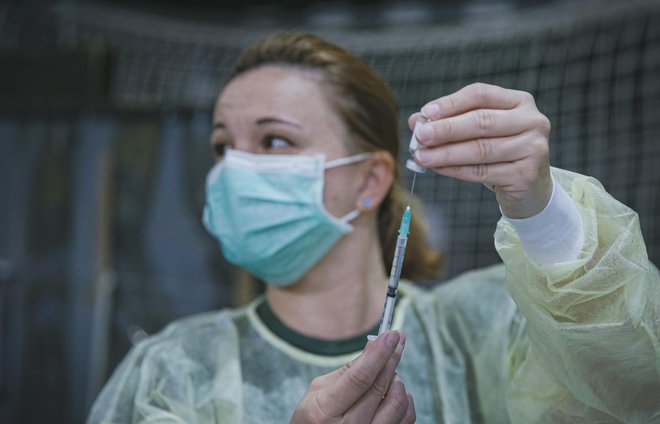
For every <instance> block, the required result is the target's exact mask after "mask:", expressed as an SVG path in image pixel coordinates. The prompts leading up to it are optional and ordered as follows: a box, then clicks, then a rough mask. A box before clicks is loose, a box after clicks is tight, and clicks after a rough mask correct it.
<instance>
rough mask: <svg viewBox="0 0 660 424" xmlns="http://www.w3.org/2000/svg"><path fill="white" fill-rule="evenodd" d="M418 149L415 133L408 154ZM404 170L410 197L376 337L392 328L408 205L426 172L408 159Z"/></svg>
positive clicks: (407, 224) (401, 267)
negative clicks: (409, 173) (409, 178)
mask: <svg viewBox="0 0 660 424" xmlns="http://www.w3.org/2000/svg"><path fill="white" fill-rule="evenodd" d="M424 122H425V121H424V119H423V118H421V119H418V120H417V123H416V124H415V130H417V128H418V127H419V126H420V125H422V124H423V123H424ZM419 148H420V146H419V143H417V139H416V138H415V133H414V132H413V135H412V137H411V139H410V147H409V149H410V154H411V155H414V154H415V152H416V151H417V150H418V149H419ZM406 168H408V169H410V170H411V171H413V172H414V174H413V180H412V184H411V187H410V197H409V198H408V206H406V209H405V211H404V212H403V217H401V225H399V235H398V236H397V239H396V247H395V249H394V257H393V258H392V269H391V270H390V280H389V283H388V284H387V295H386V296H385V306H384V308H383V316H382V317H381V320H380V327H378V336H380V335H381V334H383V333H384V332H386V331H388V330H389V329H390V328H391V327H392V318H393V317H394V305H395V304H396V291H397V288H398V287H399V279H400V278H401V270H402V269H403V258H404V256H405V255H406V245H407V244H408V234H409V233H410V204H411V202H412V195H413V190H414V189H415V179H416V178H417V174H421V173H423V172H424V171H426V168H424V167H422V166H419V165H418V164H417V162H415V161H414V160H412V159H408V161H407V162H406ZM376 337H377V336H367V338H368V339H369V340H375V339H376Z"/></svg>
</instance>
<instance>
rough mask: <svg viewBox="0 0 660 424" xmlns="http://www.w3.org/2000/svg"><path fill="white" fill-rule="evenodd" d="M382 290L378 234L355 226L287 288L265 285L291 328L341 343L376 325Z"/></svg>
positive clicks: (275, 309) (383, 276)
mask: <svg viewBox="0 0 660 424" xmlns="http://www.w3.org/2000/svg"><path fill="white" fill-rule="evenodd" d="M386 287H387V276H386V274H385V269H384V266H383V260H382V254H381V249H380V243H379V241H378V236H377V232H376V231H373V230H372V231H368V230H367V229H366V228H362V229H360V228H358V226H356V227H355V230H354V231H353V232H351V233H349V234H348V235H346V236H344V237H342V238H341V239H340V240H339V241H338V242H337V244H336V245H335V246H334V247H333V248H332V249H331V250H330V252H328V254H327V255H326V256H324V257H323V258H322V259H321V261H319V263H317V264H316V265H315V266H314V267H313V268H312V269H311V270H310V271H309V272H308V273H307V274H306V275H305V276H304V277H303V278H302V279H301V280H300V281H298V282H297V283H295V284H293V285H292V286H288V287H276V286H268V287H267V290H266V298H267V300H268V303H269V305H270V307H271V309H272V310H273V312H274V313H275V314H276V315H277V316H278V317H279V319H280V320H282V322H283V323H284V324H286V325H287V326H289V327H290V328H291V329H293V330H295V331H297V332H299V333H301V334H304V335H307V336H311V337H316V338H321V339H341V338H347V337H351V336H354V335H356V334H360V333H362V332H365V331H367V330H368V329H370V328H372V327H373V326H374V325H375V324H377V323H378V320H379V319H380V317H381V314H382V307H383V300H384V296H385V290H386Z"/></svg>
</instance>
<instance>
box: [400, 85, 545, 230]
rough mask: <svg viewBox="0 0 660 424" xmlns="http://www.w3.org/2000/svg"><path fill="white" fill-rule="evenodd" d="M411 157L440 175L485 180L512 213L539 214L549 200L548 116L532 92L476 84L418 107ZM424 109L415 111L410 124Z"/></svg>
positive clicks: (516, 215)
mask: <svg viewBox="0 0 660 424" xmlns="http://www.w3.org/2000/svg"><path fill="white" fill-rule="evenodd" d="M422 113H423V115H424V117H425V118H426V119H427V122H426V123H425V124H424V125H423V126H422V127H421V130H420V129H419V128H418V130H417V131H416V132H415V136H416V137H417V140H418V141H419V143H420V144H421V145H422V146H424V148H422V149H420V150H418V152H417V154H416V155H415V160H416V161H417V163H419V164H420V165H422V166H424V167H426V168H430V169H433V170H434V171H435V172H437V173H438V174H441V175H446V176H449V177H454V178H458V179H460V180H464V181H473V182H479V183H482V184H484V185H485V186H486V187H487V188H489V189H490V190H492V191H494V192H495V194H496V196H497V201H498V203H499V204H500V207H501V208H502V212H503V213H504V214H505V215H506V216H508V217H510V218H527V217H530V216H533V215H535V214H537V213H539V212H540V211H541V210H543V208H545V206H546V205H547V204H548V201H549V200H550V195H551V194H552V179H551V177H550V165H549V159H548V138H549V135H550V121H549V120H548V118H546V117H545V115H543V114H542V113H541V112H539V110H538V109H537V108H536V104H535V102H534V98H533V97H532V95H531V94H529V93H526V92H523V91H516V90H508V89H504V88H501V87H497V86H494V85H488V84H482V83H476V84H471V85H468V86H467V87H464V88H462V89H461V90H459V91H457V92H455V93H453V94H450V95H448V96H444V97H440V98H439V99H437V100H433V101H431V102H429V103H427V104H426V105H425V106H424V107H423V108H422ZM421 116H422V114H420V113H416V114H413V115H412V116H411V117H410V118H409V120H408V124H409V126H410V128H411V129H413V128H414V126H415V122H416V121H417V119H418V118H419V117H421Z"/></svg>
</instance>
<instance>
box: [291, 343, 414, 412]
mask: <svg viewBox="0 0 660 424" xmlns="http://www.w3.org/2000/svg"><path fill="white" fill-rule="evenodd" d="M404 343H405V336H403V335H402V334H399V333H398V332H397V331H388V332H387V333H384V334H382V335H381V336H379V337H378V339H376V341H374V342H369V343H368V344H367V347H366V348H365V350H364V352H363V353H362V354H361V355H360V356H359V357H358V358H356V359H355V360H354V361H352V362H351V363H349V364H347V365H346V366H344V367H343V368H340V369H338V370H335V371H333V372H331V373H329V374H325V375H322V376H320V377H317V378H315V379H314V380H313V381H312V383H311V384H310V386H309V388H308V389H307V392H306V393H305V395H304V396H303V398H302V400H301V401H300V403H299V404H298V406H297V407H296V410H295V411H294V413H293V416H292V417H291V420H290V424H302V423H305V424H322V423H356V424H357V423H383V424H386V423H412V422H414V421H415V406H414V405H413V400H412V397H411V396H410V394H409V393H406V389H405V387H404V385H403V381H402V380H401V378H400V377H399V376H398V375H396V373H395V369H396V366H397V364H398V363H399V360H400V359H401V353H402V352H403V345H404Z"/></svg>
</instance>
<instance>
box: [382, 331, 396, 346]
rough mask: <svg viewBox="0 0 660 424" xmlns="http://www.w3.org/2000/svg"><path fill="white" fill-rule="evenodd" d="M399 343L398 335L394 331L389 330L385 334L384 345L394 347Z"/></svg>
mask: <svg viewBox="0 0 660 424" xmlns="http://www.w3.org/2000/svg"><path fill="white" fill-rule="evenodd" d="M398 343H399V337H398V334H397V333H396V331H390V332H388V333H387V334H385V345H387V347H389V348H393V347H395V346H396V345H397V344H398Z"/></svg>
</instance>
